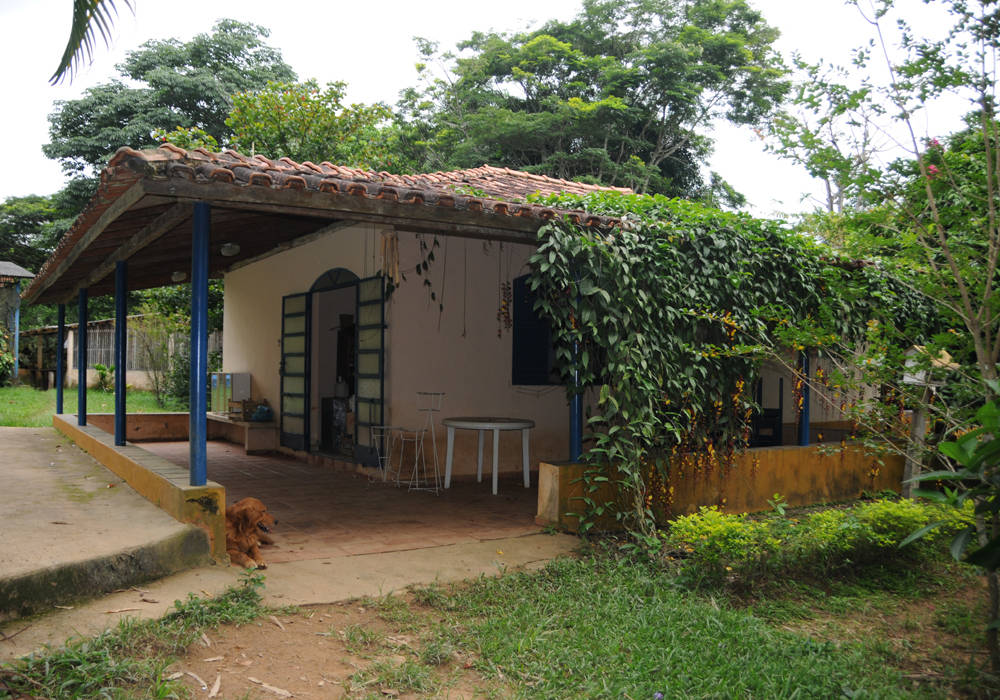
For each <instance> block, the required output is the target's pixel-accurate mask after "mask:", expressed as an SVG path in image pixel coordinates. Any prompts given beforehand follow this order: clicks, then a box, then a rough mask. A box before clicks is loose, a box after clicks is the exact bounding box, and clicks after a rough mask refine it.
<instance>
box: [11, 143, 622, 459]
mask: <svg viewBox="0 0 1000 700" xmlns="http://www.w3.org/2000/svg"><path fill="white" fill-rule="evenodd" d="M598 189H605V188H600V187H598V186H595V185H589V184H584V183H578V182H570V181H565V180H559V179H554V178H550V177H545V176H541V175H534V174H531V173H525V172H518V171H513V170H509V169H506V168H495V167H491V166H482V167H480V168H473V169H469V170H459V171H454V172H446V173H428V174H420V175H392V174H389V173H385V172H370V171H364V170H357V169H353V168H346V167H342V166H337V165H333V164H331V163H321V164H318V165H317V164H314V163H309V162H306V163H296V162H294V161H292V160H289V159H287V158H282V159H280V160H271V159H268V158H266V157H264V156H260V155H257V156H254V157H247V156H245V155H242V154H239V153H236V152H234V151H225V152H223V153H212V152H209V151H205V150H202V149H197V150H193V151H187V150H183V149H180V148H177V147H175V146H173V145H170V144H167V145H164V146H161V147H160V148H157V149H152V150H144V151H137V150H133V149H128V148H123V149H120V150H119V151H118V152H117V153H115V155H114V156H113V157H112V158H111V159H110V161H109V163H108V165H107V167H106V168H105V170H104V171H103V172H102V175H101V182H100V186H99V188H98V191H97V194H96V195H95V196H94V198H93V199H92V201H91V202H90V204H89V206H88V208H87V209H86V210H85V211H84V212H83V213H82V214H81V215H80V217H79V218H78V220H77V221H76V222H75V224H74V226H73V227H72V228H71V230H70V231H69V232H68V233H67V234H66V235H65V237H64V238H63V239H62V241H60V243H59V245H58V246H57V248H56V250H55V252H54V253H53V254H52V256H51V257H50V258H49V260H48V261H47V262H46V263H45V265H44V266H43V268H42V269H41V270H40V272H39V274H38V276H37V278H36V279H35V280H34V281H33V282H32V284H31V286H30V287H29V288H28V290H27V291H26V292H25V295H24V296H25V298H26V300H28V301H29V302H32V303H57V304H66V303H72V302H77V303H81V301H80V300H81V299H83V300H84V302H82V303H85V299H86V297H87V295H100V294H110V293H114V291H115V284H116V278H117V277H118V275H119V274H120V273H122V272H123V269H124V270H127V281H126V282H125V284H124V288H125V289H129V290H134V289H143V288H149V287H156V286H162V285H165V284H171V283H177V282H181V281H189V280H192V279H193V278H194V279H195V280H196V282H197V277H198V276H199V274H202V275H205V274H207V275H208V276H213V277H222V278H223V279H224V281H225V306H224V331H223V334H224V335H223V348H224V352H223V370H224V371H226V372H233V373H245V374H248V375H249V376H250V380H251V396H252V399H254V400H258V401H259V400H266V401H267V402H268V404H269V405H270V406H271V407H272V408H273V412H274V417H275V421H276V425H277V427H278V434H277V437H276V444H277V447H278V449H281V450H284V451H291V452H295V453H299V454H324V453H329V452H338V451H339V452H343V451H344V450H345V448H347V449H348V451H349V452H350V453H351V455H352V456H353V457H354V458H356V459H357V460H359V461H362V462H369V463H370V462H372V461H373V459H375V457H376V455H375V451H376V450H375V448H376V447H377V445H376V444H375V442H373V438H372V428H373V427H375V426H382V425H391V426H403V427H415V428H417V427H422V426H423V425H425V418H426V414H425V413H422V412H421V411H420V410H419V408H420V406H419V405H418V392H434V393H443V394H444V398H443V403H442V406H441V412H440V413H437V414H436V418H437V420H438V421H440V419H441V418H443V417H445V416H469V415H471V416H516V417H519V418H525V419H529V420H531V421H534V423H535V428H534V429H533V431H532V432H531V442H530V450H531V460H532V462H533V463H537V462H538V461H539V460H549V461H554V460H565V459H567V457H568V456H569V454H568V451H569V447H568V445H569V437H568V433H569V423H570V420H569V414H568V407H567V398H566V394H565V391H564V388H563V387H562V386H559V385H557V384H552V383H550V382H551V377H549V376H547V375H546V370H545V367H544V365H545V361H546V360H547V358H548V348H547V347H546V343H545V339H544V336H543V335H539V332H538V324H537V322H534V323H531V322H530V321H532V320H533V319H531V318H529V317H530V316H533V313H532V311H531V302H530V300H529V299H527V297H526V295H525V288H524V286H523V278H524V275H525V274H526V273H527V267H526V262H527V259H528V257H529V255H530V254H531V252H532V250H533V248H534V242H535V238H536V234H537V231H538V229H539V227H540V226H541V225H542V224H544V223H545V222H546V221H548V220H550V219H552V218H553V217H556V216H568V217H570V218H572V219H573V220H575V221H577V222H579V223H581V224H583V225H587V226H602V227H607V226H614V225H616V224H617V222H616V221H614V220H612V219H608V218H604V217H598V216H591V215H588V214H587V213H586V212H580V211H557V210H555V209H552V208H548V207H543V206H538V205H535V204H531V203H527V202H526V201H525V197H526V196H527V195H529V194H531V193H535V192H540V193H543V194H547V193H553V192H574V193H586V192H591V191H594V190H598ZM199 217H202V218H201V221H202V224H201V226H202V227H203V229H204V230H207V235H206V236H204V237H205V238H207V241H201V242H199V240H198V239H199V233H198V231H197V229H198V227H199V223H198V222H199ZM205 217H207V220H206V219H205ZM199 246H201V248H200V249H199ZM199 265H201V266H202V267H203V268H204V270H203V272H201V273H199V271H198V269H197V268H198V266H199ZM118 281H119V283H120V281H121V280H120V279H119V280H118ZM389 292H391V293H389ZM193 316H194V317H195V323H194V325H195V326H197V318H196V316H197V309H193ZM522 322H525V323H522ZM192 332H193V333H201V331H200V330H197V329H195V330H193V331H192ZM524 350H526V351H527V352H522V351H524ZM539 363H540V365H539ZM125 381H127V379H126V380H125ZM345 394H346V396H347V398H348V401H346V402H344V401H343V399H344V397H345ZM335 403H336V404H341V405H345V404H346V407H347V409H348V411H347V413H348V415H347V416H346V417H345V416H344V415H343V412H342V411H337V410H336V408H335V407H334V404H335ZM197 412H198V411H197V409H195V410H192V416H194V414H196V413H197ZM78 413H81V411H80V410H79V408H78ZM83 413H84V414H85V411H84V412H83ZM335 414H336V416H335ZM192 420H194V418H192ZM334 420H336V421H338V424H337V425H336V426H335V427H336V428H338V429H337V430H331V421H334ZM344 428H346V429H347V430H346V438H345V436H344V435H343V433H344V432H345V431H344ZM436 428H437V430H436V432H437V435H438V436H439V437H438V439H437V449H438V452H439V454H438V463H439V464H441V465H443V464H444V459H445V444H444V440H443V439H442V438H441V437H440V436H441V435H442V426H441V425H440V423H438V424H437V426H436ZM194 434H195V431H192V435H194ZM336 437H340V438H341V439H337V440H336V444H332V443H331V439H334V438H336ZM122 442H124V440H122ZM345 442H346V445H345ZM508 442H509V444H508ZM477 448H478V444H477V440H476V435H475V433H474V431H470V432H463V431H459V432H458V435H457V437H456V441H455V458H454V463H455V473H456V474H457V475H461V474H463V473H468V472H470V471H475V469H476V466H475V465H476V462H477V459H476V457H477V455H476V450H477ZM430 449H431V448H430V447H428V448H426V451H427V458H428V460H431V459H432V458H433V455H431V454H430V452H429V450H430ZM521 457H522V455H521V446H520V444H519V441H517V440H510V441H507V440H502V441H501V452H500V461H501V464H502V465H504V466H505V467H507V468H509V469H512V470H515V469H518V468H519V467H520V464H521Z"/></svg>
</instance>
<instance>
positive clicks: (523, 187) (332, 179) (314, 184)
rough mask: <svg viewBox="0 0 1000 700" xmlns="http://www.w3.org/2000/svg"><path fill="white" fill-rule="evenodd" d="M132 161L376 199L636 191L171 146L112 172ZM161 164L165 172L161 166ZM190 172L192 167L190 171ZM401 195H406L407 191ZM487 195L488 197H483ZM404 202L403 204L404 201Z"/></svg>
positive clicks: (128, 155)
mask: <svg viewBox="0 0 1000 700" xmlns="http://www.w3.org/2000/svg"><path fill="white" fill-rule="evenodd" d="M134 158H139V159H142V160H144V161H145V162H146V163H148V164H149V165H150V166H153V167H155V168H157V169H162V174H166V175H169V176H174V177H176V176H180V177H187V178H189V179H191V178H197V177H199V176H202V177H205V178H208V179H211V180H221V181H223V182H238V183H240V184H247V185H258V186H269V187H276V188H293V189H314V190H319V191H331V189H332V187H333V185H338V186H339V187H338V189H333V190H332V191H340V192H348V191H349V183H356V184H363V185H365V186H366V189H367V192H366V193H361V192H350V193H351V194H367V195H368V196H376V197H377V196H380V195H383V194H385V193H386V191H387V190H389V189H397V190H401V191H405V190H416V191H418V192H421V193H422V194H424V195H425V197H424V201H428V200H429V199H434V198H437V197H439V196H443V195H456V194H464V195H471V197H470V198H471V199H482V200H484V201H487V200H489V199H490V198H495V199H503V200H507V201H511V200H520V199H524V198H525V197H526V196H527V195H529V194H534V193H536V192H538V193H541V194H554V193H558V192H569V193H572V194H587V193H590V192H598V191H617V192H624V193H631V192H632V190H630V189H629V188H627V187H603V186H601V185H590V184H586V183H583V182H574V181H572V180H561V179H559V178H554V177H548V176H546V175H535V174H534V173H527V172H522V171H520V170H511V169H510V168H497V167H494V166H492V165H483V166H480V167H478V168H470V169H468V170H452V171H449V172H436V173H423V174H417V175H393V174H391V173H387V172H374V171H371V170H361V169H358V168H349V167H346V166H343V165H334V164H332V163H328V162H326V161H323V162H322V163H320V164H319V165H316V164H315V163H311V162H309V161H306V162H304V163H296V162H295V161H294V160H292V159H291V158H280V159H278V160H271V159H270V158H268V157H266V156H263V155H256V156H253V157H248V156H245V155H243V154H242V153H237V152H236V151H232V150H226V151H223V152H222V153H213V152H211V151H206V150H205V149H203V148H197V149H194V150H191V151H187V150H184V149H183V148H178V147H177V146H174V145H173V144H169V143H168V144H164V145H162V146H160V147H159V148H157V149H152V150H144V151H136V150H134V149H131V148H121V149H119V150H118V151H117V152H116V153H115V155H114V156H112V158H111V160H110V161H109V163H108V167H109V168H112V167H114V166H115V165H118V164H120V163H122V162H124V161H127V160H130V159H134ZM161 164H162V168H160V167H158V166H160V165H161ZM187 168H191V170H188V169H187ZM355 189H356V188H355ZM397 194H403V192H398V193H397ZM484 194H485V196H483V195H484ZM476 195H479V196H476ZM400 199H401V200H402V199H403V197H400Z"/></svg>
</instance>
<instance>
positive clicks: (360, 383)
mask: <svg viewBox="0 0 1000 700" xmlns="http://www.w3.org/2000/svg"><path fill="white" fill-rule="evenodd" d="M355 366H356V372H355V376H356V386H355V392H354V396H355V406H354V416H355V422H354V425H355V431H356V432H355V435H354V442H355V458H356V459H358V460H359V461H360V462H361V463H362V464H371V465H376V464H378V455H377V453H376V450H375V445H374V444H372V437H371V427H372V426H373V425H385V286H384V280H383V278H382V277H381V276H377V277H368V278H366V279H363V280H359V281H358V311H357V360H356V365H355Z"/></svg>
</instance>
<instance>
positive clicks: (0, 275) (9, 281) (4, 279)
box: [0, 260, 34, 378]
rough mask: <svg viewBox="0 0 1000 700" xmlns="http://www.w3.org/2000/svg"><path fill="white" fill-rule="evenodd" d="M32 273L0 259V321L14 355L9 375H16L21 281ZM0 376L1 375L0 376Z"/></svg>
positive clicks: (19, 333) (29, 277) (31, 276)
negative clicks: (8, 337)
mask: <svg viewBox="0 0 1000 700" xmlns="http://www.w3.org/2000/svg"><path fill="white" fill-rule="evenodd" d="M33 277H34V275H33V274H32V273H30V272H28V271H27V270H25V269H24V268H23V267H21V266H20V265H18V264H17V263H13V262H10V261H8V260H0V323H2V324H3V325H4V328H6V330H7V332H8V334H9V336H10V339H9V340H10V349H11V351H12V352H13V355H14V367H13V368H12V370H11V375H10V376H11V377H15V378H16V377H17V371H18V353H19V352H20V335H21V282H22V280H28V279H32V278H33ZM0 378H2V377H0Z"/></svg>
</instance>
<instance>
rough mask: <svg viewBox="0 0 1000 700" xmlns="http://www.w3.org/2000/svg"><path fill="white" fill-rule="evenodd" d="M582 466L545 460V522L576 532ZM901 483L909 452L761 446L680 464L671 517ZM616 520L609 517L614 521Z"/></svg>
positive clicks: (806, 500)
mask: <svg viewBox="0 0 1000 700" xmlns="http://www.w3.org/2000/svg"><path fill="white" fill-rule="evenodd" d="M585 469H586V467H585V466H584V465H580V464H542V465H540V469H539V492H538V515H537V516H536V518H535V519H536V522H538V523H539V524H557V525H560V526H562V527H565V528H568V529H570V530H576V529H577V527H578V525H579V521H578V519H577V518H575V517H573V516H569V515H567V513H579V512H583V511H584V510H585V504H584V503H583V502H582V500H581V499H582V497H583V495H584V485H583V483H582V482H581V480H580V479H581V477H582V476H583V473H584V470H585ZM902 481H903V457H902V456H900V455H883V456H881V457H879V456H876V455H873V454H870V453H868V452H866V451H865V450H864V448H861V447H856V446H848V447H846V448H844V449H843V450H841V451H838V452H835V453H827V450H824V449H823V448H822V447H819V446H816V445H811V446H809V447H762V448H756V449H751V450H747V451H746V452H745V453H744V454H740V455H737V456H736V458H735V460H734V463H733V465H732V466H729V467H723V466H714V467H712V468H706V467H704V466H701V467H694V466H688V467H682V468H680V469H677V470H675V471H674V472H673V473H672V476H671V478H670V482H669V484H667V485H666V488H668V489H670V488H671V487H672V491H670V496H669V498H670V510H669V513H665V514H664V515H665V518H669V517H672V516H677V515H683V514H686V513H693V512H695V511H697V510H698V508H699V507H701V506H718V507H719V508H720V509H721V510H723V511H725V512H729V513H748V512H749V513H752V512H758V511H763V510H768V509H769V508H770V507H771V506H770V504H769V503H768V500H769V499H773V498H774V494H780V495H781V496H782V498H784V499H785V501H786V502H787V503H788V505H790V506H806V505H812V504H815V503H824V502H830V501H842V500H848V499H853V498H858V497H860V496H861V495H862V494H863V493H864V492H865V491H868V492H872V493H875V492H878V491H881V490H884V489H892V490H893V491H896V492H898V491H899V490H900V489H901V487H902ZM588 495H589V497H590V498H594V499H596V500H599V501H600V500H607V499H609V498H612V497H613V492H612V491H611V489H610V488H601V489H599V490H598V491H597V492H596V493H593V494H588ZM664 496H665V494H663V493H659V494H657V495H656V500H655V502H654V504H653V505H654V510H655V511H656V512H658V513H663V508H662V504H663V498H664ZM611 524H612V523H611V521H606V522H604V523H603V525H604V526H610V525H611Z"/></svg>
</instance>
